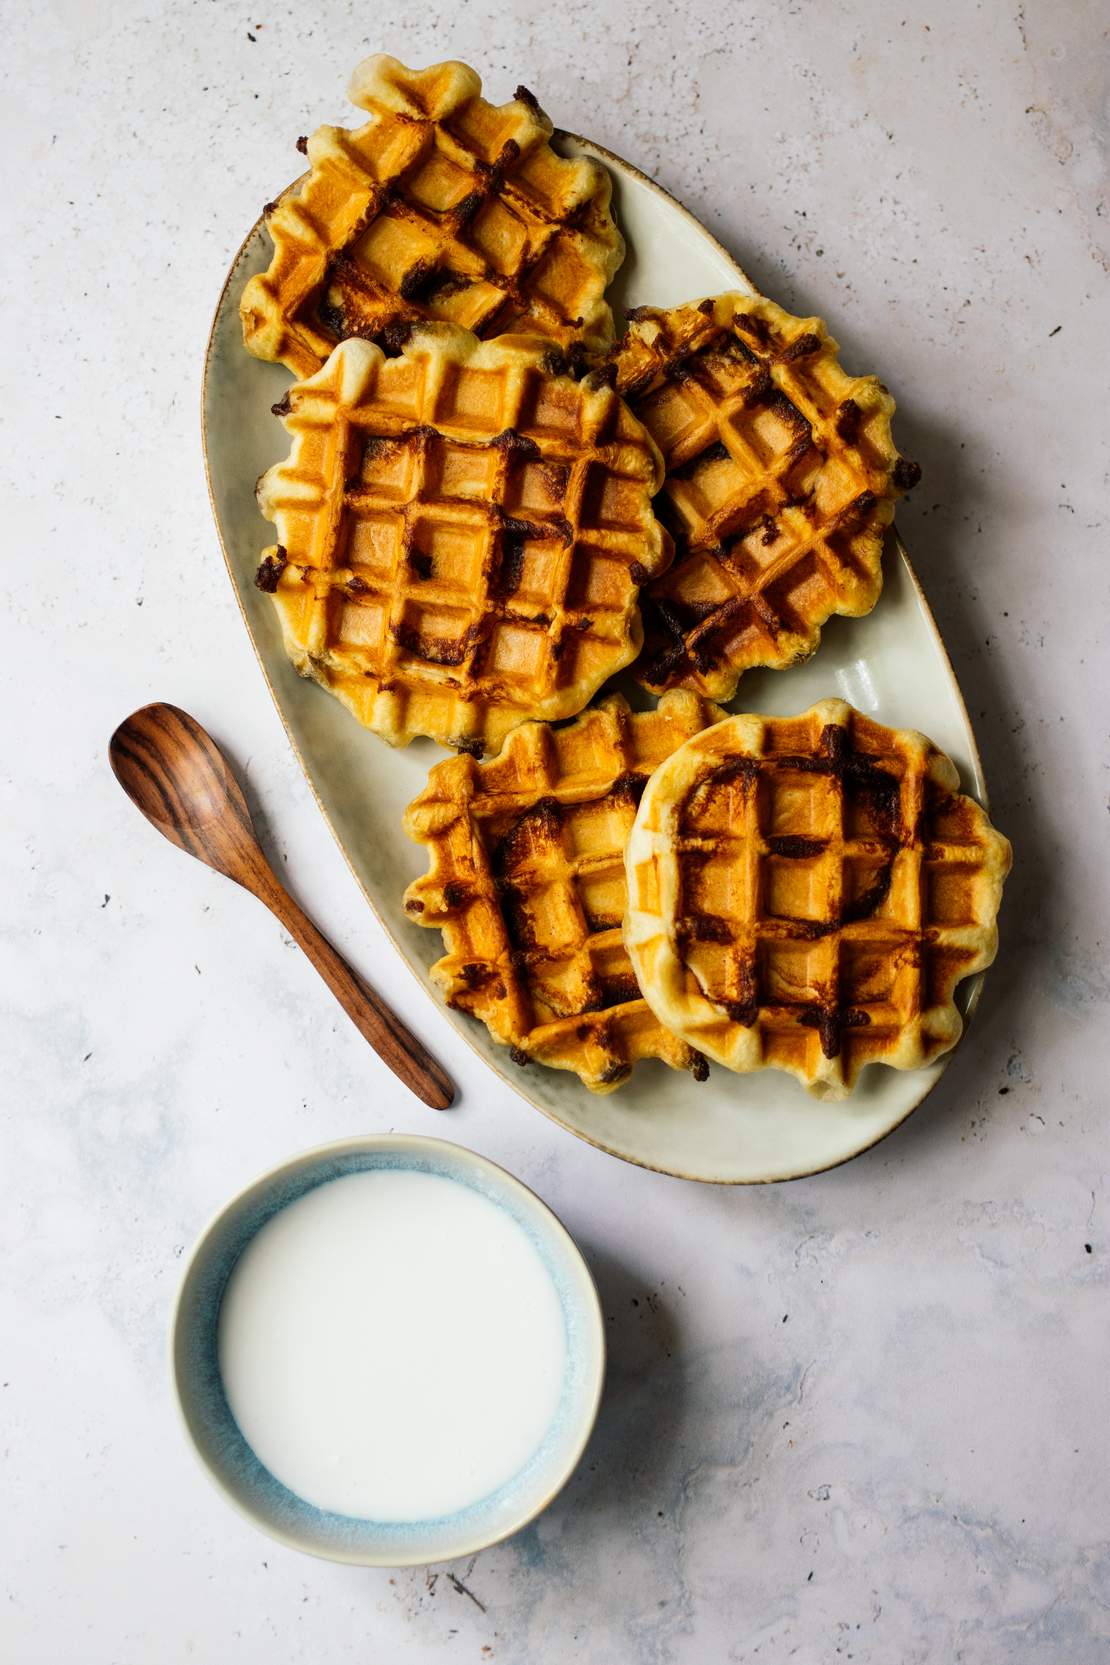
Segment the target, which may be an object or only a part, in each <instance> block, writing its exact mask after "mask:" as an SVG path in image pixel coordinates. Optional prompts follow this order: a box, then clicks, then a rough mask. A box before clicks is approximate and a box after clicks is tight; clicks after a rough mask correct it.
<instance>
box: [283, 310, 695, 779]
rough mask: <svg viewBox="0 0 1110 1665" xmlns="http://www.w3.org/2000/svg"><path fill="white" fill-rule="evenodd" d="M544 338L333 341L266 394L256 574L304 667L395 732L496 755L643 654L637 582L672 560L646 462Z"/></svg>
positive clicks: (640, 437)
mask: <svg viewBox="0 0 1110 1665" xmlns="http://www.w3.org/2000/svg"><path fill="white" fill-rule="evenodd" d="M546 351H547V350H546V348H545V346H544V344H543V343H542V342H540V341H538V340H535V339H533V340H531V341H528V342H526V341H524V340H523V339H522V338H513V339H508V338H502V339H501V340H500V341H493V342H480V341H478V340H477V338H476V337H475V336H473V335H472V334H470V332H469V331H465V330H460V329H456V328H454V327H453V326H451V325H446V324H428V325H421V326H417V327H416V328H415V329H414V330H413V331H412V333H411V336H410V340H409V342H408V343H407V344H406V347H405V349H404V352H403V353H402V355H401V356H400V357H398V358H391V359H387V358H385V356H384V355H383V353H382V352H381V350H380V349H379V348H378V347H376V346H374V345H372V344H371V343H370V342H366V341H359V340H349V341H345V342H342V343H341V344H340V345H339V346H338V347H337V348H336V349H335V351H334V353H333V354H332V356H331V358H330V359H329V360H328V362H327V364H326V365H325V366H324V368H323V369H322V370H320V371H319V372H318V373H317V374H316V375H315V376H314V377H311V378H310V379H309V380H308V381H306V382H302V383H300V384H298V385H297V386H295V387H294V388H292V389H291V390H290V392H289V394H288V395H287V396H286V398H285V400H284V401H282V404H281V405H280V406H279V407H276V408H278V409H279V410H280V411H281V412H282V414H283V420H284V422H285V426H286V428H287V429H288V430H289V432H290V434H291V436H292V450H291V453H290V455H289V457H288V458H287V459H286V461H284V462H282V463H279V464H277V465H275V467H273V468H271V469H270V470H268V471H267V473H266V474H264V475H263V476H262V479H261V480H260V481H259V485H258V501H259V505H260V507H261V509H262V512H263V514H264V515H265V516H266V517H267V518H268V519H270V520H272V521H273V522H274V523H275V525H276V530H277V538H278V542H277V543H276V544H275V545H274V546H272V547H271V548H270V549H269V550H267V551H266V552H265V554H264V556H263V559H262V564H261V566H260V568H259V573H258V583H259V584H260V586H261V587H262V588H265V589H268V590H270V591H271V592H272V593H273V596H274V601H275V603H276V605H277V608H278V612H279V614H280V617H281V623H282V629H283V634H284V638H285V646H286V650H287V652H288V654H289V656H290V658H291V659H292V660H293V663H294V664H295V665H296V666H297V668H298V669H299V670H300V671H301V672H302V674H304V675H307V676H311V677H314V678H315V679H316V680H317V681H319V682H320V683H321V684H322V685H323V686H325V687H326V688H328V689H329V690H330V691H331V692H332V693H333V694H335V695H336V696H337V697H338V698H339V699H340V700H342V701H343V702H344V704H346V705H347V706H348V708H349V709H350V710H352V711H353V712H354V714H355V716H356V717H358V719H359V720H360V721H361V722H362V723H363V724H365V726H366V727H368V728H371V729H373V730H375V731H376V732H377V733H378V734H380V735H382V736H383V737H384V738H385V739H386V740H388V741H390V742H391V743H393V744H396V745H404V744H406V743H407V742H408V741H409V740H410V739H411V738H413V737H414V736H415V735H418V734H425V735H430V736H431V737H432V738H434V739H437V740H440V741H441V742H442V743H443V744H445V745H455V746H461V747H464V748H466V749H469V750H471V751H475V752H477V753H481V752H482V751H488V750H496V748H497V746H498V745H499V744H500V742H501V740H502V739H503V738H504V736H505V734H506V733H507V732H508V731H509V730H510V729H512V728H513V727H515V726H516V724H517V723H519V722H521V721H524V720H525V719H527V718H529V717H538V718H546V719H553V718H562V717H568V716H572V715H574V714H575V713H577V712H578V711H580V710H582V708H583V707H584V706H585V705H586V704H587V703H588V701H589V699H590V697H591V696H592V694H593V693H594V692H595V690H596V689H597V688H598V687H599V686H600V684H601V683H602V682H603V681H604V680H605V679H606V678H607V677H608V676H610V675H612V674H613V673H614V672H616V671H618V670H620V669H621V668H622V667H623V666H625V665H626V664H628V663H629V662H630V661H631V660H632V659H633V658H634V657H635V655H636V653H637V651H638V649H639V646H640V642H641V629H640V620H639V611H638V608H637V596H638V591H639V585H640V584H641V583H642V582H643V581H644V580H645V579H646V578H647V577H649V576H650V575H651V574H652V573H654V572H656V571H659V570H660V569H661V567H662V565H663V564H664V563H665V561H666V560H667V559H669V556H670V543H669V539H668V538H667V536H666V534H665V532H664V531H663V529H662V527H661V526H660V525H659V523H658V522H657V521H656V519H655V517H654V515H653V513H652V508H651V498H652V495H653V493H654V492H655V490H656V489H657V487H658V483H659V480H660V478H661V473H662V465H661V462H660V459H659V455H658V452H657V451H656V449H655V446H654V444H653V443H652V441H651V440H650V439H649V437H648V436H647V434H646V432H645V431H644V429H643V428H642V427H641V425H640V424H639V423H638V422H637V421H636V419H635V418H634V417H633V416H632V415H631V413H630V412H629V411H628V409H627V407H626V406H625V405H624V403H623V401H622V400H621V399H620V398H619V396H618V395H617V394H616V393H614V392H613V390H612V389H611V388H610V387H608V386H607V385H604V384H601V383H595V382H594V380H593V379H592V378H590V377H587V378H585V379H583V380H581V381H575V380H573V379H572V378H571V377H569V376H566V375H555V374H552V373H551V371H550V370H549V369H548V368H547V360H546Z"/></svg>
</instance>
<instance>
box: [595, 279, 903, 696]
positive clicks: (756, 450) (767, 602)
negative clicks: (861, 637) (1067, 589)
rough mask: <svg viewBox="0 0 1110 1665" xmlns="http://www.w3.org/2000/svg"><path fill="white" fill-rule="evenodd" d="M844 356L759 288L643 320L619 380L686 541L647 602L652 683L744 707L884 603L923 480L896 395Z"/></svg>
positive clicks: (645, 675) (665, 510) (620, 363)
mask: <svg viewBox="0 0 1110 1665" xmlns="http://www.w3.org/2000/svg"><path fill="white" fill-rule="evenodd" d="M836 355H837V347H836V343H835V341H833V340H831V339H830V337H829V335H828V332H827V330H826V329H825V326H824V324H823V323H822V322H821V321H820V319H817V318H804V319H803V318H794V317H791V315H790V314H789V313H786V312H784V311H783V310H782V309H781V308H780V307H778V306H776V305H775V304H774V303H773V302H771V301H768V300H765V299H763V298H761V297H758V296H744V295H738V294H737V295H722V296H720V297H718V299H717V300H715V301H705V302H702V303H701V304H700V305H699V306H688V307H681V308H678V309H676V310H674V311H672V312H658V311H653V310H651V309H647V308H642V309H640V310H639V311H637V312H636V313H635V314H633V321H632V325H631V328H630V331H629V334H628V337H627V338H626V340H625V342H624V343H623V344H622V346H621V347H620V348H619V349H618V350H617V352H616V358H615V362H616V366H617V385H618V387H619V388H620V389H621V391H622V392H624V393H625V395H626V397H627V398H628V399H629V401H630V403H631V405H632V408H633V410H635V411H636V413H637V415H638V416H639V417H640V419H641V420H642V421H643V422H644V424H645V426H646V427H647V428H648V430H649V432H650V433H651V434H652V436H653V438H654V439H655V440H656V442H657V443H658V445H659V447H660V449H661V451H662V453H663V457H664V461H665V463H666V468H667V477H666V480H665V482H664V495H663V499H662V504H663V505H664V506H663V507H661V508H660V513H661V515H662V516H663V518H664V519H665V521H666V523H667V525H668V526H669V527H670V529H671V531H672V532H673V533H674V536H675V541H676V548H677V558H676V560H675V563H674V565H673V566H672V568H671V569H670V571H669V572H668V573H666V574H665V575H664V576H663V577H662V578H661V579H660V580H658V582H657V583H655V584H654V585H652V586H651V588H650V590H649V592H648V594H647V595H646V596H645V609H644V614H645V625H646V628H647V641H646V644H645V649H644V654H643V658H642V660H641V665H640V674H641V679H642V680H643V681H644V682H645V684H646V685H647V686H648V687H651V688H655V689H659V688H663V687H670V686H676V685H681V686H684V687H690V688H694V689H696V690H697V691H698V692H700V693H703V694H705V695H706V696H707V697H708V698H711V699H718V700H721V699H729V698H731V697H732V695H733V694H734V693H735V691H736V684H737V681H738V679H739V677H740V675H741V673H742V672H743V671H744V670H746V669H748V668H749V667H752V666H756V665H765V666H770V667H774V668H780V667H783V666H786V665H789V664H792V663H793V662H795V661H796V660H798V659H802V658H806V657H807V656H808V655H809V654H810V653H812V652H813V650H814V649H815V648H816V646H817V643H818V641H819V638H820V629H821V626H822V625H823V624H824V622H825V621H826V619H827V618H828V617H829V616H830V614H833V613H845V614H851V615H858V614H862V613H866V612H868V611H870V609H871V608H872V607H873V606H874V604H875V602H876V601H877V599H878V596H879V592H880V589H881V587H882V569H881V561H882V545H883V534H884V530H885V528H886V527H887V526H888V525H889V524H890V521H891V520H892V518H893V514H894V498H895V497H896V496H897V495H899V493H900V492H901V491H902V490H904V489H907V487H908V486H910V485H912V484H913V483H914V481H915V480H916V478H917V474H918V470H917V469H916V467H915V465H913V464H910V463H907V462H905V460H904V459H902V458H900V457H899V455H898V452H897V451H896V450H895V448H894V444H893V440H892V438H891V431H890V422H891V416H892V414H893V411H894V401H893V399H892V398H891V397H890V395H889V393H887V391H886V389H885V388H884V387H882V385H881V384H880V383H879V382H878V381H877V380H876V379H875V377H874V376H865V377H857V378H853V377H849V376H848V375H846V374H845V372H844V371H843V370H842V368H841V366H840V364H839V361H838V359H837V356H836Z"/></svg>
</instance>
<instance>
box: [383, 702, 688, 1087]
mask: <svg viewBox="0 0 1110 1665" xmlns="http://www.w3.org/2000/svg"><path fill="white" fill-rule="evenodd" d="M720 715H721V713H720V711H719V710H718V709H717V708H716V707H714V706H711V705H710V704H708V702H706V701H704V700H702V699H701V698H699V697H698V696H697V695H693V694H690V693H687V692H685V691H682V690H678V691H675V692H673V693H670V694H666V695H664V697H663V699H662V700H661V701H660V703H659V705H658V707H657V708H656V709H655V710H654V711H645V712H635V713H634V712H632V711H631V710H630V709H629V706H628V703H627V701H626V700H625V699H623V697H622V696H620V695H618V694H614V695H611V696H610V697H609V698H607V699H605V700H602V701H601V702H600V703H599V704H597V705H595V706H593V707H591V708H590V710H589V711H586V712H584V713H583V714H582V715H581V716H580V717H578V718H576V719H575V721H574V722H572V723H569V724H567V725H566V726H564V727H562V728H552V727H550V726H549V725H547V724H544V723H526V724H524V725H523V726H522V727H520V728H517V729H515V730H514V731H513V733H512V734H511V735H510V736H509V738H508V739H507V740H506V742H505V745H504V747H503V749H502V751H501V752H500V754H499V755H498V756H497V757H495V758H492V759H489V760H487V761H485V762H482V763H479V762H476V761H475V760H474V759H473V758H470V757H465V756H462V757H456V758H450V759H448V760H447V761H445V762H443V763H439V764H437V765H436V766H435V767H434V768H433V769H432V771H431V773H430V774H429V777H428V784H427V786H426V787H425V789H424V791H423V792H421V794H420V796H419V797H418V798H416V799H415V800H414V801H413V803H412V804H410V806H409V808H408V810H407V811H406V814H405V820H404V826H405V831H406V832H407V833H408V835H409V837H410V838H413V839H415V840H417V841H418V842H419V843H421V844H423V845H425V846H426V847H427V851H428V858H429V867H428V871H427V873H426V874H424V875H423V876H422V877H421V878H419V879H416V880H415V881H414V882H413V883H412V884H411V885H410V886H409V887H408V890H407V891H406V892H405V901H404V906H405V911H406V913H407V915H408V917H409V918H410V919H411V920H412V921H413V922H414V923H416V924H419V925H423V926H426V927H432V928H438V929H439V930H441V931H442V933H443V940H444V946H445V948H446V953H445V955H444V956H443V958H442V959H440V960H439V961H437V963H436V964H435V965H434V966H433V967H432V973H431V974H432V977H433V979H434V980H435V982H436V983H437V984H438V985H439V987H440V988H441V989H442V990H443V992H444V995H445V996H446V999H447V1002H448V1004H449V1005H451V1006H455V1007H458V1008H459V1009H460V1010H462V1011H465V1012H468V1013H470V1014H471V1015H472V1016H474V1017H476V1018H478V1019H480V1020H481V1021H482V1022H483V1023H485V1024H486V1026H487V1027H488V1029H489V1031H490V1033H491V1034H492V1035H493V1037H494V1039H495V1040H496V1041H498V1042H499V1043H500V1044H501V1045H503V1046H508V1047H511V1048H512V1049H513V1056H514V1058H515V1059H516V1060H517V1062H520V1063H527V1062H528V1061H529V1060H531V1059H535V1060H537V1061H538V1062H541V1063H544V1064H547V1065H549V1066H551V1067H553V1068H556V1069H567V1070H573V1071H575V1072H576V1073H577V1074H578V1075H579V1076H580V1078H581V1079H582V1081H583V1082H584V1083H585V1085H586V1086H587V1087H589V1088H591V1089H592V1090H593V1091H595V1092H600V1093H605V1092H611V1091H612V1090H613V1089H614V1088H615V1087H617V1086H619V1085H620V1084H621V1082H623V1081H625V1080H626V1079H627V1078H628V1076H629V1074H630V1073H631V1070H632V1067H633V1065H634V1064H635V1063H636V1061H637V1060H638V1059H641V1058H658V1059H661V1060H662V1061H663V1062H664V1063H666V1064H669V1065H670V1066H671V1067H672V1068H674V1069H689V1070H692V1071H693V1073H694V1074H695V1076H696V1077H697V1078H698V1079H699V1080H700V1079H702V1078H703V1077H704V1075H705V1073H706V1065H705V1060H704V1059H703V1058H702V1057H701V1055H700V1053H698V1052H696V1051H695V1050H694V1049H692V1048H691V1047H689V1046H687V1045H686V1043H685V1042H684V1041H681V1040H679V1039H678V1037H677V1036H675V1035H673V1034H671V1033H670V1032H669V1031H668V1030H667V1029H666V1028H665V1027H664V1026H663V1025H662V1024H660V1023H659V1022H658V1021H657V1019H656V1018H655V1016H654V1015H653V1013H652V1011H651V1008H650V1007H649V1006H648V1004H647V1002H646V1001H645V1000H644V999H643V997H642V995H641V993H640V990H639V987H638V985H637V983H636V979H635V977H634V976H633V973H632V968H631V965H630V963H629V960H628V955H627V952H626V949H625V946H624V941H623V936H622V921H623V917H624V908H625V899H626V892H625V874H624V845H625V841H626V839H627V837H628V834H629V831H630V830H631V827H632V822H633V818H634V816H635V813H636V802H637V799H638V797H639V794H640V792H641V791H642V789H643V785H644V781H645V780H646V779H647V777H648V776H649V775H650V773H651V771H652V770H653V769H654V768H655V767H656V766H657V764H658V763H660V762H661V761H662V759H663V758H664V757H666V756H668V755H669V754H670V753H671V752H672V751H673V750H674V749H675V747H677V746H679V745H680V744H681V743H682V742H683V741H684V740H686V739H688V738H689V737H690V736H691V735H693V734H695V733H697V732H698V730H699V729H701V728H704V727H705V726H706V724H708V723H713V722H716V721H717V720H718V718H719V717H720Z"/></svg>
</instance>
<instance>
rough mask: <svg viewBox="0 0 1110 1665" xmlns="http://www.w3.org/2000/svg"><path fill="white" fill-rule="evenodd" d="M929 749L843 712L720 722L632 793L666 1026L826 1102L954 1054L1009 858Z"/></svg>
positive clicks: (636, 947)
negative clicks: (873, 1070)
mask: <svg viewBox="0 0 1110 1665" xmlns="http://www.w3.org/2000/svg"><path fill="white" fill-rule="evenodd" d="M958 785H959V780H958V776H957V774H956V771H955V768H954V767H953V765H952V764H951V762H950V761H949V760H948V759H947V758H946V757H944V756H943V755H942V754H941V753H939V752H937V751H936V749H935V748H934V747H933V746H932V745H931V743H930V742H929V741H927V740H926V739H925V738H924V736H922V735H919V734H915V733H912V732H909V731H894V730H890V729H884V728H882V727H880V725H878V724H877V723H874V722H872V721H871V720H870V719H868V718H865V717H862V716H861V715H860V714H859V713H857V712H854V711H852V710H851V708H850V707H848V706H846V705H844V704H843V703H842V702H840V701H824V702H822V703H821V704H819V705H817V706H815V707H814V708H813V709H812V710H811V711H810V712H808V713H806V714H805V715H804V716H803V717H800V718H795V719H764V718H758V717H751V716H745V717H735V718H730V719H729V720H728V721H727V722H726V723H724V724H723V725H722V726H721V727H720V728H719V729H716V730H714V731H712V733H710V734H707V735H705V736H702V737H700V739H698V740H695V741H694V742H692V744H691V745H690V746H689V747H687V748H686V749H685V751H684V752H683V753H682V754H680V755H679V756H678V757H675V758H673V759H672V760H671V763H670V765H669V766H668V767H666V768H664V769H663V770H662V771H661V772H660V775H659V776H658V777H657V778H656V780H655V781H653V783H652V786H651V789H650V790H649V792H648V793H645V797H644V801H643V805H642V808H641V810H640V814H639V817H638V820H637V826H636V833H635V835H634V837H633V840H632V843H631V846H630V850H629V858H628V861H629V886H630V897H631V904H630V916H631V925H630V945H631V948H632V962H633V965H634V966H635V968H636V971H637V974H638V976H639V978H640V981H641V984H642V986H643V988H644V990H645V992H646V993H647V994H648V996H649V998H650V999H651V1001H652V1005H653V1007H654V1008H655V1010H656V1012H657V1014H658V1015H659V1016H660V1018H661V1020H662V1021H665V1022H668V1023H669V1024H670V1025H671V1026H672V1027H674V1028H675V1029H676V1030H677V1032H678V1033H680V1034H682V1035H684V1036H685V1038H686V1039H687V1040H688V1041H690V1043H691V1044H692V1045H695V1046H697V1047H699V1048H700V1049H701V1050H703V1051H705V1052H706V1053H707V1054H708V1055H709V1056H710V1057H713V1058H716V1059H718V1060H719V1061H721V1062H723V1063H726V1064H727V1065H728V1066H729V1067H730V1068H732V1069H737V1070H742V1071H743V1070H751V1069H759V1068H762V1067H764V1066H767V1065H773V1066H776V1067H778V1068H782V1069H787V1070H789V1071H790V1072H791V1073H792V1074H794V1075H796V1076H798V1077H799V1079H801V1080H802V1081H804V1082H805V1084H806V1085H807V1086H810V1087H812V1088H813V1089H814V1090H817V1091H819V1092H821V1093H822V1095H823V1096H827V1097H844V1096H846V1094H847V1093H848V1092H850V1091H851V1089H852V1087H853V1086H854V1084H855V1081H856V1079H857V1077H858V1075H859V1071H860V1070H861V1069H862V1068H863V1066H864V1065H865V1064H867V1063H869V1062H872V1061H882V1062H884V1063H887V1064H892V1065H894V1066H896V1067H898V1068H913V1067H916V1066H918V1065H920V1064H923V1063H926V1062H929V1061H931V1060H932V1059H933V1058H935V1057H936V1056H938V1055H939V1054H940V1053H942V1052H944V1051H946V1050H948V1048H949V1047H951V1046H953V1045H954V1044H955V1042H956V1040H957V1039H958V1038H959V1035H960V1032H961V1028H962V1022H961V1019H960V1016H959V1013H958V1011H957V1009H956V1007H955V1004H954V1001H953V994H954V990H955V987H956V984H957V983H958V982H959V981H960V980H961V979H962V978H964V977H966V976H968V975H970V974H971V973H972V972H974V971H979V970H981V969H983V968H984V967H985V966H986V965H988V964H989V963H990V961H991V960H992V959H993V957H994V951H995V946H996V932H995V924H994V922H995V916H996V913H997V910H998V904H999V899H1000V894H1001V886H1002V880H1003V878H1004V876H1005V873H1006V871H1007V870H1008V867H1009V859H1010V857H1009V846H1008V844H1007V843H1006V840H1005V839H1004V838H1002V836H1001V835H1000V834H999V833H997V832H995V831H994V829H993V828H992V827H991V826H990V824H989V822H988V821H987V818H986V816H985V814H984V812H983V811H982V810H981V809H980V808H979V806H978V805H977V804H975V803H974V802H973V801H972V800H971V799H970V798H967V797H965V796H962V795H961V794H960V793H959V792H958V790H957V788H958Z"/></svg>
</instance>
